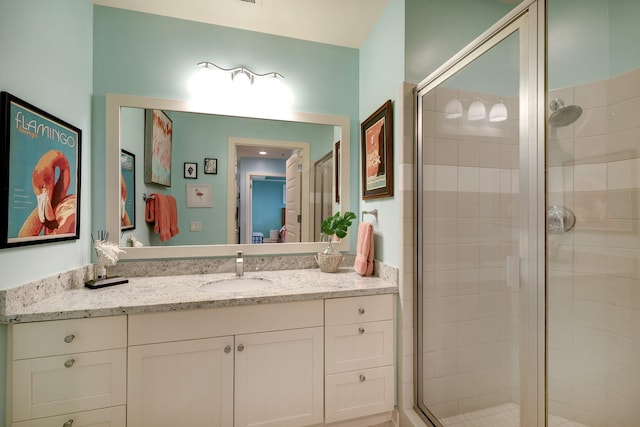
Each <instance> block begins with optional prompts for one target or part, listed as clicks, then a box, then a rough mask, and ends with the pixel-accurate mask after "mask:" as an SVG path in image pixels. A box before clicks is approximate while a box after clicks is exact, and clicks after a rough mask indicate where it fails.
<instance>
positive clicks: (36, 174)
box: [0, 92, 82, 247]
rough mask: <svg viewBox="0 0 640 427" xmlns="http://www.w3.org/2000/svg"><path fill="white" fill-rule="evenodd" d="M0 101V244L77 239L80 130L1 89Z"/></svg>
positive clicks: (78, 231)
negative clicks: (0, 154)
mask: <svg viewBox="0 0 640 427" xmlns="http://www.w3.org/2000/svg"><path fill="white" fill-rule="evenodd" d="M0 106H1V109H2V112H1V117H2V120H1V122H0V127H1V135H2V148H3V158H4V159H5V163H4V166H5V167H4V170H3V171H2V179H1V180H0V181H1V182H2V200H1V201H0V235H1V241H0V246H2V247H11V246H22V245H30V244H38V243H48V242H52V241H59V240H69V239H77V238H79V237H80V212H79V206H80V146H81V140H82V131H81V130H80V129H78V128H76V127H75V126H73V125H70V124H68V123H66V122H64V121H62V120H60V119H58V118H56V117H54V116H52V115H51V114H49V113H46V112H45V111H43V110H41V109H39V108H37V107H35V106H33V105H31V104H29V103H27V102H25V101H23V100H21V99H19V98H17V97H15V96H13V95H11V94H9V93H7V92H2V93H0Z"/></svg>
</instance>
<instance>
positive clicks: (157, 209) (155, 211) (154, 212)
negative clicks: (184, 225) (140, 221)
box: [145, 193, 180, 242]
mask: <svg viewBox="0 0 640 427" xmlns="http://www.w3.org/2000/svg"><path fill="white" fill-rule="evenodd" d="M145 219H146V221H147V222H149V223H153V224H154V226H153V231H155V232H156V233H158V234H160V240H161V241H163V242H164V241H165V240H169V239H171V238H172V237H173V236H175V235H176V234H178V233H179V232H180V229H179V228H178V204H177V203H176V198H175V197H173V196H170V195H164V194H157V193H154V194H151V195H150V197H149V198H148V199H147V205H146V209H145Z"/></svg>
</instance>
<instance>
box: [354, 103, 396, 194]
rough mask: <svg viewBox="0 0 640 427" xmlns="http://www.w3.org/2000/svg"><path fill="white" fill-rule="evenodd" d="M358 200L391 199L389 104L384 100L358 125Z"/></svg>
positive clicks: (391, 147) (391, 153)
mask: <svg viewBox="0 0 640 427" xmlns="http://www.w3.org/2000/svg"><path fill="white" fill-rule="evenodd" d="M361 150H362V151H361V165H362V199H363V200H367V199H375V198H379V197H391V196H393V104H392V102H391V100H387V101H386V102H385V103H384V104H383V105H382V106H381V107H380V108H378V109H377V110H376V111H375V112H374V113H373V114H371V115H370V116H369V117H368V118H367V119H366V120H365V121H363V122H362V125H361Z"/></svg>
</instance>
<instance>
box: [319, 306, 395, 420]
mask: <svg viewBox="0 0 640 427" xmlns="http://www.w3.org/2000/svg"><path fill="white" fill-rule="evenodd" d="M393 301H394V297H393V295H374V296H363V297H350V298H336V299H327V300H326V301H325V423H327V424H328V423H333V422H337V421H343V420H348V419H352V418H358V417H364V416H368V415H375V414H379V413H383V412H389V411H392V410H393V408H394V401H395V399H394V390H395V385H394V378H395V375H394V354H393V351H394V348H395V346H394V334H393V327H394V326H393V325H394V322H393V318H394V303H393Z"/></svg>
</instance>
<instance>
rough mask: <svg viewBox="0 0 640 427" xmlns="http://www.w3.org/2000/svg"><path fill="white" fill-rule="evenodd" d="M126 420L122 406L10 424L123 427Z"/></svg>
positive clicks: (46, 426)
mask: <svg viewBox="0 0 640 427" xmlns="http://www.w3.org/2000/svg"><path fill="white" fill-rule="evenodd" d="M126 420H127V407H126V406H124V405H123V406H116V407H113V408H105V409H97V410H95V411H85V412H78V413H74V414H65V415H58V416H55V417H48V418H38V419H37V420H29V421H22V422H19V423H13V424H11V427H51V426H56V427H95V426H100V427H125V426H126V425H127V424H126ZM65 423H68V424H65Z"/></svg>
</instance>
